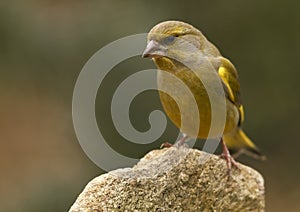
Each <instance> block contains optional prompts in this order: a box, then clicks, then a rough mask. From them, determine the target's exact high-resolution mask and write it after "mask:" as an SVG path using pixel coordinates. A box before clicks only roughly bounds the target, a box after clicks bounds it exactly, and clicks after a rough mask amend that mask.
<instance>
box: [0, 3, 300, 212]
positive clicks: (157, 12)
mask: <svg viewBox="0 0 300 212" xmlns="http://www.w3.org/2000/svg"><path fill="white" fill-rule="evenodd" d="M299 9H300V2H299V1H296V0H294V1H292V0H287V1H284V2H283V1H278V0H273V1H271V0H267V1H259V0H254V1H240V0H232V1H223V0H217V1H211V2H209V1H199V0H198V1H187V2H184V3H183V2H182V1H176V0H173V1H169V0H168V1H138V0H135V1H121V0H118V1H117V0H110V1H109V0H101V1H96V0H95V1H79V0H73V1H70V0H61V1H58V0H56V1H55V0H52V1H50V0H39V1H37V0H28V1H26V3H25V1H20V0H19V1H18V0H11V1H9V2H8V1H1V3H0V70H1V72H0V74H1V77H0V95H1V105H0V117H1V118H0V141H1V148H0V170H1V175H0V188H1V190H0V199H1V204H0V211H25V212H27V211H28V212H29V211H67V210H68V209H69V207H70V206H71V204H72V203H73V202H74V200H75V199H76V197H77V195H78V194H79V193H80V192H81V190H82V189H83V188H84V186H85V185H86V183H87V182H88V181H89V180H91V179H92V178H93V177H95V176H97V175H99V174H101V173H103V171H102V170H101V169H99V168H98V167H97V166H96V165H94V164H93V163H92V162H91V161H90V160H89V159H88V157H87V156H86V155H85V154H84V152H83V150H82V149H81V148H80V145H79V143H78V141H77V139H76V136H75V133H74V129H73V124H72V114H71V109H72V104H71V103H72V93H73V88H74V84H75V81H76V79H77V76H78V74H79V73H80V71H81V68H82V67H83V65H84V64H85V62H86V61H87V60H88V59H89V58H90V57H91V56H92V55H93V54H94V53H95V52H96V51H97V50H99V49H100V48H101V47H103V46H104V45H105V44H107V43H109V42H112V41H114V40H116V39H118V38H121V37H123V36H127V35H132V34H135V33H145V32H148V31H149V30H150V29H151V28H152V27H153V26H154V25H155V24H157V23H158V22H161V21H164V20H170V19H176V20H183V21H186V22H188V23H191V24H192V25H194V26H195V27H197V28H199V29H200V30H201V31H202V32H203V33H204V34H205V35H206V36H207V38H208V39H209V40H210V41H212V42H213V43H214V44H215V45H216V46H217V47H218V48H219V49H220V51H221V52H222V54H223V55H224V56H225V57H227V58H229V59H230V60H231V61H232V62H233V63H234V64H235V66H236V67H237V69H238V71H239V74H240V79H241V85H242V95H243V102H244V105H245V110H246V122H245V125H244V129H245V130H246V132H247V133H248V134H249V135H250V137H252V139H253V140H254V141H255V143H256V144H258V146H259V147H260V148H261V149H262V150H263V152H264V153H265V154H266V155H267V157H268V160H267V161H266V162H263V163H262V162H258V161H255V160H252V159H249V158H247V157H245V156H243V157H241V158H240V161H242V162H244V163H246V164H248V165H250V166H252V167H254V168H255V169H257V170H259V171H260V172H261V173H262V174H263V176H264V177H265V181H266V200H267V202H266V203H267V210H268V211H283V210H288V211H299V210H300V203H299V196H300V181H299V179H300V167H299V154H298V152H299V147H300V142H299V130H300V120H299V118H300V110H299V109H300V93H299V90H300V89H299V81H298V80H299V78H300V71H299V47H300V46H299V44H300V42H299V38H300V15H299ZM147 68H154V65H153V64H152V63H151V61H150V60H145V59H142V58H140V57H135V58H131V59H129V60H126V61H124V62H122V63H120V64H119V65H118V66H116V67H115V68H114V69H113V70H112V71H111V72H110V74H109V75H108V76H107V77H106V79H105V80H104V82H103V84H102V85H101V87H100V89H99V92H98V98H97V102H96V114H97V118H98V120H101V123H105V124H104V125H103V124H102V125H100V126H99V127H100V130H101V132H102V133H103V135H104V136H105V138H106V139H107V140H108V141H110V145H111V147H113V148H114V149H115V150H116V151H119V152H120V153H122V154H125V155H127V156H130V157H141V156H143V155H144V154H145V153H147V152H148V151H150V150H151V149H155V148H158V147H159V146H160V144H161V143H162V142H163V141H166V140H168V141H173V140H174V139H175V137H176V135H177V134H176V133H177V130H176V129H175V128H174V126H173V125H172V124H171V123H169V124H168V128H167V130H166V132H165V133H164V135H163V136H162V137H161V138H160V139H159V140H158V141H156V142H154V143H152V144H149V145H134V144H131V143H129V142H127V141H125V140H124V139H123V138H122V137H121V136H120V135H118V134H117V132H116V130H115V129H114V127H113V125H112V122H111V117H110V114H109V113H110V112H109V111H110V100H111V98H112V94H113V93H114V90H115V89H116V87H117V85H118V84H119V83H120V82H122V81H123V80H124V79H125V78H126V77H127V76H129V75H130V74H132V73H135V72H137V71H139V70H143V69H147ZM99 71H101V67H99ZM145 102H146V105H145ZM150 103H151V104H150ZM158 108H161V106H160V103H159V100H158V96H157V93H156V92H155V91H149V92H145V93H143V94H140V95H139V96H137V98H136V99H135V100H134V101H133V102H132V107H131V113H130V115H131V118H132V123H133V125H134V126H135V127H136V128H137V129H139V130H147V129H148V127H149V126H148V122H147V120H148V115H149V113H150V112H151V111H152V110H154V109H158ZM198 145H200V146H201V144H198Z"/></svg>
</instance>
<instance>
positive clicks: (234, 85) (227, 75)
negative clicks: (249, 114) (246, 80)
mask: <svg viewBox="0 0 300 212" xmlns="http://www.w3.org/2000/svg"><path fill="white" fill-rule="evenodd" d="M218 74H219V76H220V78H221V79H222V81H223V82H224V84H225V86H226V88H227V91H226V92H227V96H228V98H229V99H230V101H231V102H232V103H233V104H235V105H236V106H237V108H238V110H239V113H240V121H239V124H241V123H242V122H243V121H244V108H243V105H242V101H241V95H240V82H239V77H238V74H237V71H236V70H235V67H234V66H233V65H232V64H231V62H230V61H229V60H227V59H225V58H221V65H220V67H219V69H218Z"/></svg>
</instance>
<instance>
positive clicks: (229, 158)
mask: <svg viewBox="0 0 300 212" xmlns="http://www.w3.org/2000/svg"><path fill="white" fill-rule="evenodd" d="M221 143H222V147H223V153H222V154H221V155H220V158H223V159H224V160H226V164H227V173H228V176H230V175H231V170H232V168H236V169H238V170H240V168H239V166H238V163H237V162H236V161H235V160H234V158H233V157H232V156H231V155H230V153H229V150H228V149H227V146H226V144H225V142H224V141H223V139H221Z"/></svg>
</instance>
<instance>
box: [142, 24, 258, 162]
mask: <svg viewBox="0 0 300 212" xmlns="http://www.w3.org/2000/svg"><path fill="white" fill-rule="evenodd" d="M168 38H171V39H170V41H168V40H166V39H168ZM179 38H181V39H184V40H185V41H187V42H188V43H189V44H191V45H193V47H194V48H196V49H197V54H199V53H200V55H202V56H201V57H202V58H204V60H205V61H207V62H209V63H210V64H211V65H210V69H211V70H210V71H215V72H217V73H218V76H219V77H220V79H221V81H222V84H223V87H224V92H225V95H226V122H225V129H224V132H223V139H224V141H225V143H226V145H227V147H228V148H229V149H231V150H233V151H239V150H242V149H244V150H249V151H250V152H253V153H254V154H255V155H257V156H259V157H262V155H261V154H260V153H259V151H258V149H257V147H256V146H255V145H254V144H253V142H252V141H251V140H250V139H249V138H248V137H247V136H246V135H245V133H244V132H243V131H242V129H241V125H242V122H243V121H244V110H243V105H242V102H241V95H240V83H239V78H238V73H237V71H236V69H235V67H234V66H233V65H232V63H231V62H230V61H229V60H228V59H226V58H224V57H222V55H221V54H220V52H219V50H218V49H217V48H216V47H215V46H214V45H213V44H212V43H210V42H209V41H208V40H207V39H206V38H205V37H204V35H203V34H202V33H201V32H200V31H199V30H197V29H196V28H194V27H193V26H191V25H189V24H186V23H183V22H178V21H167V22H163V23H160V24H158V25H156V26H155V27H153V29H152V30H151V31H150V32H149V36H148V46H147V48H146V50H145V52H144V54H148V55H149V56H151V57H152V58H153V61H154V63H155V64H156V65H157V67H158V68H159V69H161V70H163V71H166V72H169V73H171V74H174V75H175V76H176V77H177V78H179V79H181V80H182V81H183V82H184V83H185V84H186V85H187V86H188V87H189V89H190V90H191V92H192V94H193V95H194V97H195V100H196V103H197V106H198V109H199V113H200V127H199V133H198V137H199V138H208V132H209V130H210V124H211V105H210V101H209V96H208V94H207V91H206V89H205V87H204V85H203V83H202V81H201V74H199V73H200V72H201V70H197V68H196V70H191V69H190V68H189V67H187V66H186V65H184V64H182V63H181V62H178V61H177V60H176V59H174V57H175V58H176V57H178V58H184V59H186V58H189V57H191V56H192V55H193V54H195V52H194V51H190V50H189V49H188V48H186V49H185V48H181V49H180V48H179V47H178V46H180V40H179ZM168 55H172V57H169V56H168ZM199 69H201V67H199ZM198 72H199V73H198ZM199 75H200V79H199V77H198V76H199ZM157 80H158V86H160V85H164V86H165V87H168V88H170V89H177V88H178V85H177V84H176V82H175V81H174V80H172V79H170V78H168V77H164V75H162V74H158V79H157ZM159 94H160V99H161V102H162V105H163V107H164V110H165V111H166V113H167V115H168V117H169V118H170V119H171V120H172V122H173V123H174V124H175V125H176V126H177V127H178V128H181V114H180V111H179V108H178V106H177V104H176V102H175V101H174V99H173V98H172V97H170V96H169V95H168V94H166V93H164V92H159ZM176 95H177V97H178V98H176V99H180V100H182V102H181V104H182V105H184V107H186V108H187V109H188V108H189V102H186V100H185V94H184V93H183V92H180V91H178V92H176ZM220 95H222V94H220ZM185 116H187V117H188V119H191V120H192V119H193V118H194V117H193V116H194V114H185ZM190 128H192V126H190ZM181 130H182V131H183V133H185V134H187V135H189V133H190V132H189V127H186V128H185V129H181ZM216 136H217V135H211V137H216Z"/></svg>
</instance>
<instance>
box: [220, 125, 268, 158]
mask: <svg viewBox="0 0 300 212" xmlns="http://www.w3.org/2000/svg"><path fill="white" fill-rule="evenodd" d="M223 139H224V141H225V143H226V145H227V147H228V149H229V150H230V151H231V152H232V153H233V156H236V157H237V156H238V155H240V154H241V153H245V154H247V155H249V156H251V157H253V158H255V159H259V160H265V159H266V156H265V155H263V154H262V153H261V152H260V150H259V149H258V148H257V147H256V146H255V144H254V143H253V142H252V141H251V140H250V138H249V137H248V136H247V135H246V134H245V133H244V131H243V130H242V129H241V128H239V127H237V128H236V129H235V130H234V131H232V132H231V133H229V134H226V135H224V136H223Z"/></svg>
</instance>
